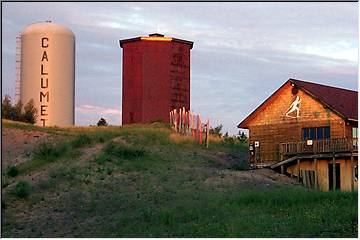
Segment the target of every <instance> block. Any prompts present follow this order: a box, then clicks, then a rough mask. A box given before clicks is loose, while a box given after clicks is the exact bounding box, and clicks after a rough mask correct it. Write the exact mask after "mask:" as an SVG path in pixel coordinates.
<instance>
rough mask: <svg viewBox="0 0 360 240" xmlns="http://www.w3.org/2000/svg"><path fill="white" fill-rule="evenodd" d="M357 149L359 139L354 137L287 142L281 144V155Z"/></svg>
mask: <svg viewBox="0 0 360 240" xmlns="http://www.w3.org/2000/svg"><path fill="white" fill-rule="evenodd" d="M357 149H358V147H357V140H356V139H352V138H335V139H322V140H312V141H311V140H310V141H309V140H308V141H302V142H287V143H280V145H279V151H280V155H295V154H312V153H314V154H317V153H333V152H335V153H338V152H357Z"/></svg>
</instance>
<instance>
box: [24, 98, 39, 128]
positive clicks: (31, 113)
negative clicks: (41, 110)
mask: <svg viewBox="0 0 360 240" xmlns="http://www.w3.org/2000/svg"><path fill="white" fill-rule="evenodd" d="M36 114H37V110H36V108H35V107H34V100H33V99H30V101H29V102H28V103H27V104H26V105H25V106H24V113H23V114H22V120H23V121H24V122H27V123H31V124H34V123H35V121H36V118H37V115H36Z"/></svg>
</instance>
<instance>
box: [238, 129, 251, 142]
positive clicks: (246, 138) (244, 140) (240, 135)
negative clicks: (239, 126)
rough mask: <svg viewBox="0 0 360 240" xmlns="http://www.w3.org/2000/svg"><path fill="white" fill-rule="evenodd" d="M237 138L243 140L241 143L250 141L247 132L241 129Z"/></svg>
mask: <svg viewBox="0 0 360 240" xmlns="http://www.w3.org/2000/svg"><path fill="white" fill-rule="evenodd" d="M236 138H237V139H238V140H239V141H240V142H241V143H246V142H247V141H248V137H247V136H246V134H245V133H244V132H242V131H239V133H238V135H237V136H236Z"/></svg>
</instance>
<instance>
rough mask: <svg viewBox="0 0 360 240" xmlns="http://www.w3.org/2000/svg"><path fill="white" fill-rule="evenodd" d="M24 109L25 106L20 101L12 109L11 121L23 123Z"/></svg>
mask: <svg viewBox="0 0 360 240" xmlns="http://www.w3.org/2000/svg"><path fill="white" fill-rule="evenodd" d="M22 107H23V104H22V102H21V100H19V101H18V102H17V103H16V104H15V106H13V107H12V109H13V110H12V116H11V118H10V119H11V120H14V121H23V119H22V118H23V116H22V113H21V111H22Z"/></svg>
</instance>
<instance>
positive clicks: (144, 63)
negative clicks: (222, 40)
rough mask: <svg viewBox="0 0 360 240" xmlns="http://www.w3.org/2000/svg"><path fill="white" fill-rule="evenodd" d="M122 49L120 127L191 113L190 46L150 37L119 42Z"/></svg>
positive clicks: (189, 44)
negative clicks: (179, 111)
mask: <svg viewBox="0 0 360 240" xmlns="http://www.w3.org/2000/svg"><path fill="white" fill-rule="evenodd" d="M120 47H121V48H123V69H122V79H123V81H122V124H123V125H124V124H129V123H150V122H152V121H157V120H163V121H164V122H169V112H170V111H171V110H172V109H174V108H176V109H179V108H181V107H185V108H186V110H189V109H190V49H191V48H192V47H193V42H190V41H186V40H181V39H176V38H171V37H164V35H162V34H158V33H155V34H150V35H149V37H137V38H131V39H124V40H120Z"/></svg>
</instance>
